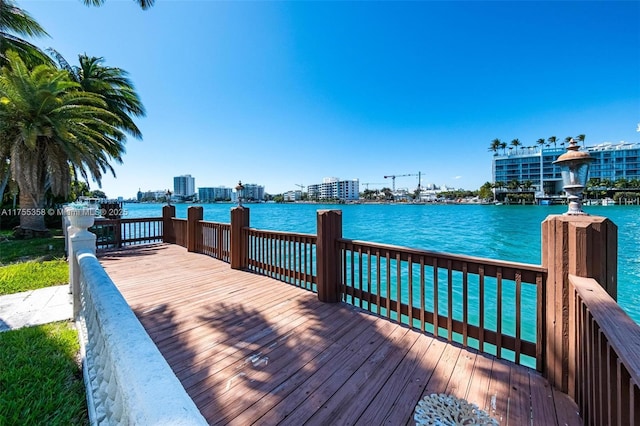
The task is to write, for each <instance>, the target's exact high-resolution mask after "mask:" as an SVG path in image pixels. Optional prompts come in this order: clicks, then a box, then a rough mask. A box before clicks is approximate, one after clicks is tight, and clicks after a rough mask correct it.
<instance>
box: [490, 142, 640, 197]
mask: <svg viewBox="0 0 640 426" xmlns="http://www.w3.org/2000/svg"><path fill="white" fill-rule="evenodd" d="M582 149H583V150H586V151H587V152H589V154H590V155H591V157H592V158H593V161H592V162H591V166H590V168H589V178H595V179H601V180H605V179H607V180H610V181H611V182H614V181H615V180H616V179H619V178H625V179H628V180H630V179H640V144H638V143H626V142H620V143H617V144H612V143H608V142H607V143H601V144H599V145H594V146H590V147H586V148H582ZM565 152H566V149H565V148H564V147H554V148H542V149H539V148H533V149H532V148H521V149H520V151H518V152H509V153H506V154H499V153H496V154H494V155H493V161H492V177H493V182H494V183H496V182H501V183H502V184H504V185H505V187H506V186H507V185H508V184H509V182H512V181H514V180H516V181H518V182H519V183H520V184H523V183H526V182H527V181H528V182H530V183H531V188H532V189H533V190H535V191H536V192H538V193H540V195H559V194H561V193H562V191H563V190H562V185H563V184H562V176H561V174H560V167H558V166H556V165H554V164H553V162H554V161H555V160H557V159H558V157H559V156H560V155H562V154H563V153H565Z"/></svg>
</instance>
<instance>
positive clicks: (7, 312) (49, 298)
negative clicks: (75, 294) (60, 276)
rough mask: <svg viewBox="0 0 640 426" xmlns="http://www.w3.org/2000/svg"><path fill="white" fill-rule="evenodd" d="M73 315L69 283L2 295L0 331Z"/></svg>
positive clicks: (69, 317) (68, 317)
mask: <svg viewBox="0 0 640 426" xmlns="http://www.w3.org/2000/svg"><path fill="white" fill-rule="evenodd" d="M72 316H73V304H72V296H71V294H69V285H68V284H64V285H59V286H54V287H46V288H41V289H39V290H31V291H25V292H23V293H15V294H9V295H6V296H0V332H2V331H7V330H14V329H17V328H22V327H30V326H32V325H39V324H46V323H49V322H54V321H64V320H68V319H71V317H72Z"/></svg>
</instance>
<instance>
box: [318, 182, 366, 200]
mask: <svg viewBox="0 0 640 426" xmlns="http://www.w3.org/2000/svg"><path fill="white" fill-rule="evenodd" d="M307 191H308V194H309V199H311V200H340V201H356V200H358V199H359V198H360V181H359V180H358V179H351V180H340V179H339V178H337V177H326V178H324V179H322V183H320V184H314V185H309V186H308V188H307Z"/></svg>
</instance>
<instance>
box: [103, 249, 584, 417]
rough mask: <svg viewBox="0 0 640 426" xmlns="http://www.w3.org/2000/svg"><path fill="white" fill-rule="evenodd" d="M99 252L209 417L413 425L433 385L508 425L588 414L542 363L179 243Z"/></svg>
mask: <svg viewBox="0 0 640 426" xmlns="http://www.w3.org/2000/svg"><path fill="white" fill-rule="evenodd" d="M100 259H101V262H102V264H103V265H104V267H105V269H106V270H107V272H108V273H109V275H110V276H111V278H112V279H113V281H114V282H115V284H116V285H117V286H118V288H119V289H120V291H121V292H122V294H123V295H124V297H125V298H126V300H127V301H128V303H129V304H130V306H131V307H132V309H133V310H134V312H135V313H136V315H137V316H138V318H139V319H140V321H141V322H142V324H143V325H144V327H145V328H146V330H147V332H148V333H149V335H150V336H151V338H152V339H153V340H154V342H155V343H156V345H157V346H158V348H159V349H160V351H161V352H162V354H163V355H164V357H165V358H166V359H167V361H168V363H169V365H170V366H171V368H172V369H173V370H174V372H175V373H176V375H177V376H178V378H179V379H180V381H181V382H182V384H183V385H184V387H185V389H186V390H187V392H188V393H189V395H191V397H192V398H193V400H194V401H195V403H196V405H197V406H198V408H199V409H200V411H201V412H202V414H203V415H204V416H205V417H206V418H207V420H208V421H209V423H210V424H237V425H248V424H261V425H275V424H290V425H302V424H309V425H347V424H366V425H382V424H388V425H401V424H402V425H404V424H412V416H413V411H414V408H415V406H416V404H417V403H418V401H419V400H420V399H421V398H422V397H424V396H425V395H430V394H432V393H447V394H452V395H454V396H456V397H459V398H465V399H466V400H468V401H470V402H473V403H475V404H477V405H478V406H479V407H480V408H482V409H484V410H485V411H487V412H488V413H490V414H491V415H492V416H493V417H494V418H495V419H497V420H498V421H499V422H500V424H504V425H525V424H533V425H555V424H557V425H565V424H567V425H574V424H581V421H580V419H579V417H578V415H577V407H576V405H575V404H574V403H573V401H571V400H570V398H569V397H568V396H566V395H565V394H562V393H560V392H555V391H553V390H552V389H551V388H550V386H549V384H548V383H547V381H546V380H545V379H543V378H542V377H541V376H540V375H539V374H538V373H537V372H535V371H533V370H530V369H527V368H525V367H520V366H517V365H514V364H511V363H508V362H503V361H500V360H497V359H495V358H493V357H491V356H487V355H482V354H479V353H477V352H475V351H473V350H466V349H461V348H460V347H458V346H457V345H451V344H447V343H446V342H445V341H443V340H441V339H436V338H433V337H431V336H428V335H424V334H421V333H418V332H415V331H411V330H409V329H408V328H406V327H403V326H401V325H399V324H395V323H393V322H389V321H387V320H385V319H382V318H378V317H376V316H373V315H371V314H367V313H364V312H361V311H359V310H358V309H357V308H353V307H351V306H348V305H346V304H323V303H321V302H319V301H318V300H317V297H316V295H315V294H313V293H311V292H308V291H305V290H301V289H298V288H295V287H293V286H290V285H288V284H285V283H281V282H279V281H275V280H273V279H270V278H266V277H263V276H259V275H255V274H251V273H247V272H240V271H236V270H232V269H231V268H230V267H229V265H228V264H227V263H223V262H220V261H217V260H215V259H213V258H210V257H207V256H205V255H202V254H194V253H188V252H187V251H186V250H185V249H184V248H182V247H179V246H177V245H158V246H150V247H145V248H137V249H128V250H124V251H121V252H112V253H109V254H105V255H103V256H101V258H100Z"/></svg>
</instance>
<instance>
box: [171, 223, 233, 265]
mask: <svg viewBox="0 0 640 426" xmlns="http://www.w3.org/2000/svg"><path fill="white" fill-rule="evenodd" d="M184 232H185V234H186V228H185V231H184ZM181 234H182V233H181ZM183 235H184V234H183ZM196 235H198V236H199V238H198V239H197V240H196V244H195V247H196V252H198V253H203V254H206V255H207V256H211V257H214V258H216V259H218V260H222V261H223V262H227V263H228V262H229V261H230V256H231V252H230V245H231V225H229V224H228V223H215V222H205V221H202V220H201V221H198V222H197V224H196ZM185 246H186V242H185ZM185 246H183V247H185Z"/></svg>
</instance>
